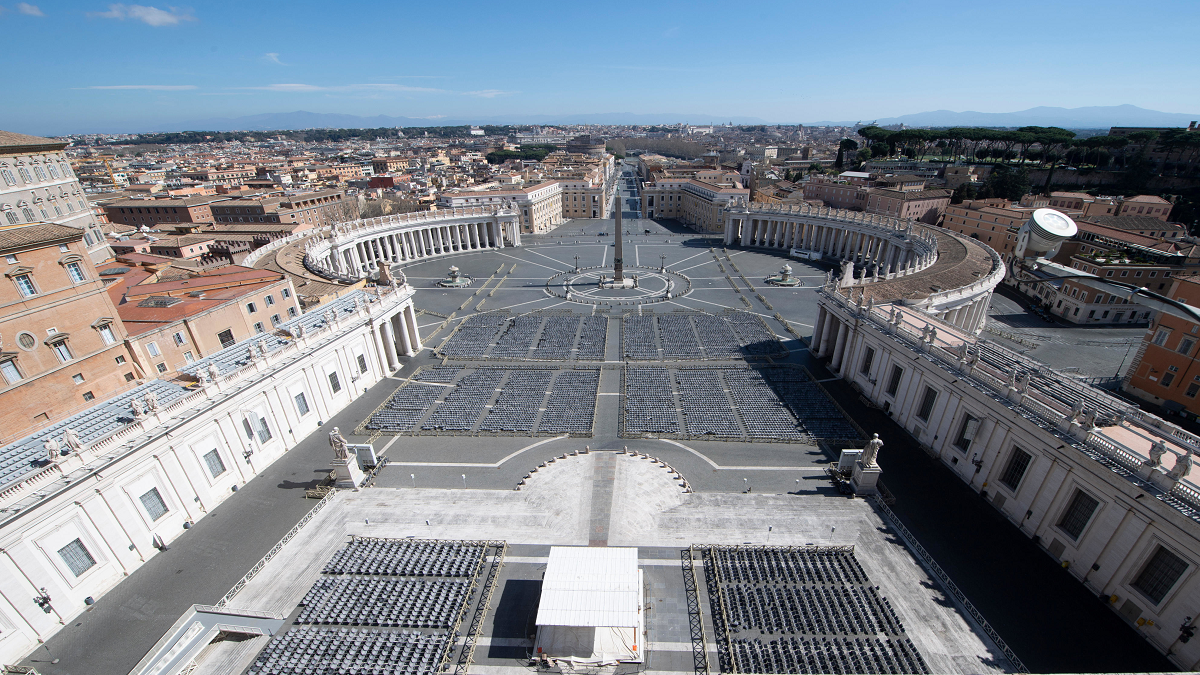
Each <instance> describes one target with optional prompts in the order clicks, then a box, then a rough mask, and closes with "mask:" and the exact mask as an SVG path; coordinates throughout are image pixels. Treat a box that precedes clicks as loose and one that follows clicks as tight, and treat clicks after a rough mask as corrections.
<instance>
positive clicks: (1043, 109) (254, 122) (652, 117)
mask: <svg viewBox="0 0 1200 675" xmlns="http://www.w3.org/2000/svg"><path fill="white" fill-rule="evenodd" d="M1192 120H1200V113H1196V114H1183V113H1167V112H1160V111H1158V110H1147V109H1145V108H1139V107H1137V106H1135V105H1128V104H1127V105H1115V106H1090V107H1085V108H1053V107H1048V106H1039V107H1037V108H1030V109H1028V110H1021V111H1019V112H1008V113H986V112H975V111H970V110H968V111H964V112H955V111H952V110H931V111H929V112H920V113H913V114H911V115H901V116H899V117H885V118H881V119H874V120H872V119H869V118H863V119H861V120H843V121H840V122H832V121H824V122H805V123H804V124H805V125H807V126H850V125H853V124H855V123H856V122H858V123H869V122H874V123H876V124H879V125H881V126H886V125H894V124H904V125H907V126H910V127H951V126H968V127H976V126H979V127H1023V126H1030V125H1035V126H1056V127H1066V128H1069V129H1107V128H1108V127H1113V126H1129V127H1186V126H1187V125H1188V123H1189V122H1191V121H1192ZM680 122H687V123H690V124H729V123H731V122H732V123H733V124H775V123H776V122H767V121H766V120H763V119H761V118H758V117H719V116H717V115H703V114H694V113H646V114H642V113H631V112H614V113H589V114H579V115H525V116H522V115H499V116H494V117H473V118H471V117H393V116H389V115H376V116H374V117H364V116H360V115H344V114H340V113H314V112H307V111H304V110H297V111H295V112H283V113H263V114H261V115H246V116H244V117H211V118H208V119H198V120H188V121H183V122H177V123H164V124H149V125H146V126H142V127H140V128H132V125H130V126H125V125H119V126H118V125H112V126H105V127H104V128H100V127H95V128H90V129H81V130H78V131H76V132H74V133H149V132H156V131H272V130H277V129H370V128H378V127H429V126H459V125H464V124H613V125H616V124H647V125H649V124H678V123H680ZM787 124H795V122H787Z"/></svg>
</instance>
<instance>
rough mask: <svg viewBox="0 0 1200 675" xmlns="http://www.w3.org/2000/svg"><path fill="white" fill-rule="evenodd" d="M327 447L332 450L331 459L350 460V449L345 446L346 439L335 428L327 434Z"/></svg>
mask: <svg viewBox="0 0 1200 675" xmlns="http://www.w3.org/2000/svg"><path fill="white" fill-rule="evenodd" d="M329 447H331V448H333V458H334V459H339V460H346V459H349V458H350V449H349V447H348V446H347V442H346V437H345V436H343V435H342V433H341V432H340V431H338V428H337V427H334V428H333V431H331V432H329Z"/></svg>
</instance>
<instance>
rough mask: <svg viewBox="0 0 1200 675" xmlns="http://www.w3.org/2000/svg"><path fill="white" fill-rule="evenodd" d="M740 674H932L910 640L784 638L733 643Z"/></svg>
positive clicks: (755, 639)
mask: <svg viewBox="0 0 1200 675" xmlns="http://www.w3.org/2000/svg"><path fill="white" fill-rule="evenodd" d="M732 647H733V655H732V657H733V660H734V662H735V663H736V667H737V672H739V673H847V674H849V673H897V674H899V673H928V672H930V671H929V665H928V664H926V663H925V659H924V658H923V657H922V656H921V653H920V652H918V651H917V648H916V647H915V646H914V645H913V643H912V641H911V640H909V639H907V638H874V637H867V638H863V637H853V638H850V637H784V638H779V639H777V640H766V641H764V640H762V639H761V638H752V639H738V640H733V641H732Z"/></svg>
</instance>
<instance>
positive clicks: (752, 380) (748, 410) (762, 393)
mask: <svg viewBox="0 0 1200 675" xmlns="http://www.w3.org/2000/svg"><path fill="white" fill-rule="evenodd" d="M723 374H724V376H725V381H726V383H727V384H728V385H729V393H730V395H731V396H732V397H733V402H734V404H735V405H737V408H738V414H739V415H740V416H741V418H742V423H743V424H744V425H745V426H746V433H747V434H748V435H749V436H751V437H754V438H764V439H766V438H779V439H789V440H796V441H807V442H811V441H812V436H811V435H810V434H809V433H807V432H806V431H805V430H804V429H803V428H801V427H800V425H799V423H798V422H797V420H796V417H795V416H793V415H792V413H791V411H789V410H788V408H787V406H785V405H784V404H783V401H780V400H779V397H778V396H776V395H775V392H774V391H772V389H771V386H770V385H769V384H768V383H767V381H766V380H765V379H764V378H763V376H762V373H760V372H759V371H757V370H755V369H753V368H729V369H726V370H725V371H724V373H723Z"/></svg>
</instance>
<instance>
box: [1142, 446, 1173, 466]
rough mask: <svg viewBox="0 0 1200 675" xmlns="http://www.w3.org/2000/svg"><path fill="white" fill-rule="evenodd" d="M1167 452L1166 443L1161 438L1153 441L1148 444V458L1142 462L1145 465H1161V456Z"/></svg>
mask: <svg viewBox="0 0 1200 675" xmlns="http://www.w3.org/2000/svg"><path fill="white" fill-rule="evenodd" d="M1165 454H1167V444H1166V443H1163V442H1162V441H1161V440H1157V441H1154V443H1152V444H1151V445H1150V459H1147V460H1146V461H1145V462H1143V464H1145V465H1146V466H1161V465H1162V456H1163V455H1165Z"/></svg>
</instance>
